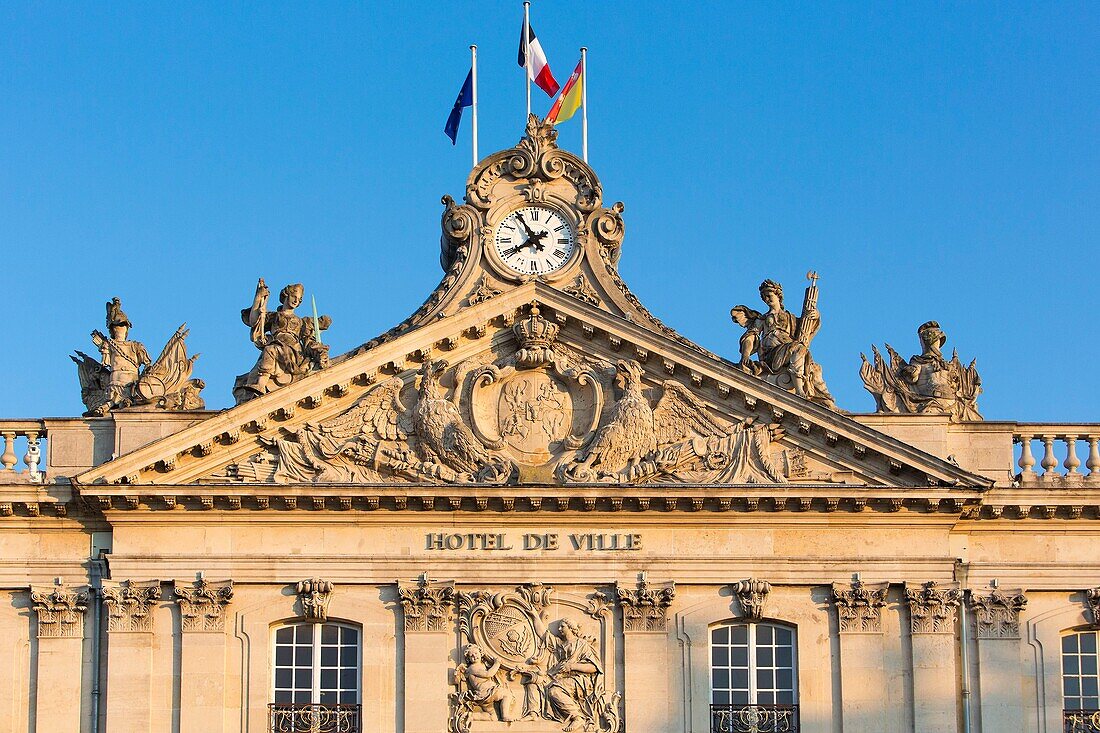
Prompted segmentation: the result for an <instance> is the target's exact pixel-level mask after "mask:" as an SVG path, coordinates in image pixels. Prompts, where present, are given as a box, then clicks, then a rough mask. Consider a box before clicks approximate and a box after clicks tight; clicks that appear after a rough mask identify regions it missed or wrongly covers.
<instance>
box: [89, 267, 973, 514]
mask: <svg viewBox="0 0 1100 733" xmlns="http://www.w3.org/2000/svg"><path fill="white" fill-rule="evenodd" d="M524 297H525V298H526V300H524V299H522V298H524ZM536 301H537V305H535V306H534V307H532V305H531V303H532V302H536ZM440 357H445V358H440ZM969 477H970V474H966V472H964V471H962V470H961V469H958V468H957V467H954V466H950V465H949V464H946V463H945V462H943V461H940V460H939V459H936V458H933V457H932V456H928V455H927V454H923V453H921V452H920V451H917V450H915V449H913V448H911V447H909V446H906V445H905V444H903V443H900V442H898V441H896V440H894V439H892V438H888V437H887V436H885V435H882V434H879V433H877V432H875V431H874V430H872V429H869V428H866V427H865V426H862V425H859V424H858V423H855V422H854V421H852V420H850V419H849V418H846V417H844V416H842V415H838V414H836V413H833V412H831V411H829V410H825V409H822V408H820V407H818V406H816V405H813V404H811V403H809V402H807V401H804V400H801V399H799V398H798V397H797V396H795V395H792V394H790V393H788V392H786V391H785V390H781V389H778V388H774V387H772V386H771V385H768V384H764V383H762V382H760V381H759V380H756V379H753V378H752V377H751V376H750V375H745V374H744V373H743V372H741V371H740V370H738V369H737V368H736V366H735V365H732V364H729V363H728V362H721V361H717V360H711V359H705V358H703V357H701V356H700V355H698V354H697V353H695V352H692V351H689V350H686V349H683V348H681V347H679V346H678V345H677V344H676V343H674V342H671V341H668V340H663V339H662V338H661V337H659V336H657V335H655V334H653V333H652V332H650V331H647V330H646V329H644V328H642V327H640V326H639V325H637V324H634V323H631V322H629V321H625V320H623V319H622V318H617V317H615V316H612V315H610V314H607V313H606V312H601V311H599V310H597V309H596V308H594V307H593V306H590V305H589V304H586V303H584V302H583V301H581V300H579V299H577V298H574V297H572V296H568V295H565V294H563V293H561V292H560V291H558V290H556V289H552V288H550V287H549V286H547V285H544V284H541V283H530V284H528V285H526V286H524V288H523V289H521V290H518V291H513V292H509V293H504V294H501V295H499V296H495V297H493V298H490V299H489V300H488V301H485V302H483V303H480V304H478V305H476V306H472V307H470V308H467V309H466V310H465V311H464V312H463V314H462V315H461V316H459V317H455V318H447V319H437V321H436V322H435V323H433V324H432V325H431V326H426V327H425V328H424V329H422V330H421V331H419V332H418V333H417V334H408V335H407V336H405V337H403V338H402V339H401V340H400V341H398V342H395V343H392V344H390V345H387V346H386V347H385V348H382V349H379V350H377V351H373V352H371V353H366V354H361V355H359V356H357V357H355V358H354V359H351V360H346V361H344V362H341V363H334V364H333V365H332V366H330V367H329V368H328V369H326V370H324V371H322V372H318V373H315V374H311V375H309V376H307V377H305V378H303V379H302V380H300V381H299V382H297V383H295V384H294V385H291V386H289V387H286V388H284V389H283V390H280V391H278V392H275V393H272V394H269V395H266V396H264V397H263V398H260V399H257V400H253V401H250V402H248V403H246V404H243V405H240V406H238V407H236V408H233V409H232V410H229V411H227V412H225V413H222V414H221V415H218V416H216V417H213V418H211V419H210V420H208V421H207V422H205V423H201V424H199V425H195V426H192V427H191V428H187V429H185V430H183V431H180V433H177V434H176V435H174V436H170V437H168V438H165V439H162V440H161V441H158V442H156V443H153V444H150V445H149V446H146V447H144V448H141V449H139V450H137V451H135V452H134V453H133V454H130V455H127V456H122V457H120V458H118V459H115V460H113V461H111V462H109V463H107V464H105V465H104V466H101V467H99V468H96V469H93V470H92V471H89V472H87V473H86V474H85V475H83V476H80V477H77V483H78V485H80V486H87V484H89V483H101V482H102V483H108V484H118V483H123V484H127V483H129V484H146V485H147V484H157V483H163V484H192V483H206V484H218V483H222V484H224V483H244V484H252V483H259V484H272V485H278V484H293V485H301V484H312V485H317V484H385V483H395V484H402V483H422V484H495V485H512V484H540V485H570V484H572V485H584V484H605V483H612V484H614V483H630V484H637V485H645V484H654V485H661V484H668V485H675V484H689V485H699V484H707V485H722V484H727V485H728V484H734V485H744V484H759V485H785V484H788V483H795V484H803V485H809V484H828V483H841V484H846V485H860V484H863V485H869V486H914V485H917V486H919V485H926V484H927V485H929V486H934V485H943V486H950V485H954V484H955V483H958V482H961V483H963V484H967V485H971V486H982V485H984V484H983V483H982V479H981V477H974V478H969ZM215 493H216V492H215Z"/></svg>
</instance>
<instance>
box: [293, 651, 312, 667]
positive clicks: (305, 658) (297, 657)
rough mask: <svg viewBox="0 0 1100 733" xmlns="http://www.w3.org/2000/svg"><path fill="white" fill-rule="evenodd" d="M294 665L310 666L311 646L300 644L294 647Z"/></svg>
mask: <svg viewBox="0 0 1100 733" xmlns="http://www.w3.org/2000/svg"><path fill="white" fill-rule="evenodd" d="M294 665H295V666H297V667H310V666H312V665H313V647H311V646H300V647H296V648H295V649H294Z"/></svg>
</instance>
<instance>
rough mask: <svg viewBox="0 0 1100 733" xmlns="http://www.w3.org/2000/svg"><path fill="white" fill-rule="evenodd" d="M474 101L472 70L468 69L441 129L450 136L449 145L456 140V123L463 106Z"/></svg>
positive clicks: (460, 119) (469, 104)
mask: <svg viewBox="0 0 1100 733" xmlns="http://www.w3.org/2000/svg"><path fill="white" fill-rule="evenodd" d="M473 103H474V70H473V69H470V73H468V74H466V81H465V82H463V84H462V91H460V92H459V93H458V99H456V100H455V106H454V109H452V110H451V116H450V117H448V118H447V126H446V127H444V128H443V131H444V132H445V133H447V137H449V138H451V145H455V144H457V142H458V123H459V122H461V121H462V110H463V108H464V107H470V106H472V105H473Z"/></svg>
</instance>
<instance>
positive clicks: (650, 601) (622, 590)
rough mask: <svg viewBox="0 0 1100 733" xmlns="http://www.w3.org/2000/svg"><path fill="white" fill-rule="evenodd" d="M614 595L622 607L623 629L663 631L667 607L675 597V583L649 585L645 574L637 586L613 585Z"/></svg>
mask: <svg viewBox="0 0 1100 733" xmlns="http://www.w3.org/2000/svg"><path fill="white" fill-rule="evenodd" d="M615 595H616V596H617V597H618V599H619V605H620V606H621V607H622V609H623V631H665V630H666V629H667V628H668V608H669V606H671V605H672V599H674V598H675V597H676V584H675V583H673V582H672V581H671V580H670V581H668V582H667V583H658V584H657V585H652V586H651V585H650V584H649V581H648V580H647V579H646V577H645V574H644V573H643V574H642V578H641V580H639V581H638V587H637V588H626V587H623V586H622V585H619V584H616V585H615Z"/></svg>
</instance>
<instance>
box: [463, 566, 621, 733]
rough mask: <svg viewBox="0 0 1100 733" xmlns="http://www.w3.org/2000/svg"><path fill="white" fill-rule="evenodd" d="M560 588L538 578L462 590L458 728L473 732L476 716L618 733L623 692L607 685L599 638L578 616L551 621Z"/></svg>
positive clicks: (568, 728)
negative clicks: (502, 589)
mask: <svg viewBox="0 0 1100 733" xmlns="http://www.w3.org/2000/svg"><path fill="white" fill-rule="evenodd" d="M552 593H553V589H552V588H549V587H545V586H543V585H541V584H538V583H535V584H531V585H522V586H519V587H517V588H516V589H515V590H514V591H513V592H510V593H495V594H494V593H489V592H486V591H474V592H472V593H460V594H459V596H458V602H459V611H460V614H459V631H460V636H461V640H462V650H461V652H462V659H463V662H462V663H461V664H459V665H458V667H457V668H456V670H455V685H456V691H455V692H454V693H452V694H451V696H450V706H451V715H450V724H449V729H450V733H469V731H470V729H471V726H472V723H473V721H474V720H475V719H487V720H496V721H501V722H513V721H518V720H527V719H533V720H546V721H553V722H556V723H557V724H558V725H559V726H560V727H562V729H563V730H567V731H575V730H586V731H601V732H602V733H617V731H618V730H619V728H620V724H621V723H620V717H619V700H620V695H619V693H617V692H616V693H608V692H607V691H606V688H605V679H606V678H605V674H604V660H603V659H602V658H601V655H600V653H599V651H598V649H599V645H598V644H597V641H596V639H595V637H592V636H589V635H587V634H586V633H585V632H584V630H583V629H582V627H581V625H580V623H579V622H578V621H577V620H575V619H573V618H568V617H566V618H562V619H560V620H557V621H554V622H550V623H547V620H546V617H547V615H548V610H549V608H550V606H551V596H552Z"/></svg>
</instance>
